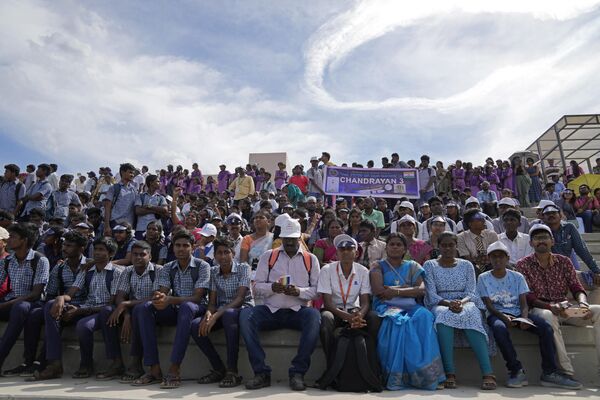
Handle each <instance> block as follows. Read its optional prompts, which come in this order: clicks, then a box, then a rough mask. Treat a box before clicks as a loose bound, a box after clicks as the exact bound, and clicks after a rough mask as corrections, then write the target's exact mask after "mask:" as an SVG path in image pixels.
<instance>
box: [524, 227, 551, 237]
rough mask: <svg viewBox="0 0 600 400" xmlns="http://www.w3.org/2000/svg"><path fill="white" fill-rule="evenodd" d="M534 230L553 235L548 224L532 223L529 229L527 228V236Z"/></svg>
mask: <svg viewBox="0 0 600 400" xmlns="http://www.w3.org/2000/svg"><path fill="white" fill-rule="evenodd" d="M535 231H546V232H548V233H549V234H550V236H554V235H553V234H552V229H550V227H549V226H548V225H544V224H535V225H533V226H532V227H531V228H530V229H529V236H531V234H532V233H533V232H535Z"/></svg>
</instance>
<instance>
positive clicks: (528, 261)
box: [516, 253, 585, 304]
mask: <svg viewBox="0 0 600 400" xmlns="http://www.w3.org/2000/svg"><path fill="white" fill-rule="evenodd" d="M516 269H517V271H518V272H520V273H521V274H523V276H525V279H526V280H527V285H529V290H530V292H529V293H528V294H527V302H528V303H529V304H532V303H533V302H534V301H535V300H536V299H539V300H542V301H546V302H549V303H556V302H561V301H565V300H567V294H568V293H569V290H570V291H571V293H573V297H575V296H576V294H577V293H580V292H583V293H585V290H584V289H583V286H581V283H580V282H579V280H578V279H577V274H576V272H575V268H574V267H573V263H572V262H571V260H570V259H569V258H568V257H565V256H561V255H560V254H552V257H551V259H550V265H549V266H548V267H547V268H543V267H542V266H541V265H540V263H539V261H538V259H537V257H536V256H535V253H533V254H530V255H528V256H525V257H523V258H522V259H520V260H519V261H518V262H517V265H516Z"/></svg>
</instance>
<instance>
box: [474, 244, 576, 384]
mask: <svg viewBox="0 0 600 400" xmlns="http://www.w3.org/2000/svg"><path fill="white" fill-rule="evenodd" d="M487 255H488V257H489V259H490V263H491V264H492V268H493V269H492V270H491V271H487V272H484V273H483V274H481V275H480V276H479V279H478V280H477V291H478V292H479V295H480V296H481V299H482V300H483V302H484V303H485V305H486V308H487V311H488V312H487V323H488V325H489V326H490V328H491V330H492V332H493V333H494V338H495V339H496V344H497V345H498V347H499V348H500V351H501V353H502V357H504V361H506V367H507V369H508V374H509V378H508V381H507V382H506V386H508V387H510V388H519V387H523V386H526V385H527V384H528V382H527V377H526V376H525V371H523V365H522V364H521V362H520V361H519V360H518V358H517V352H516V350H515V348H514V346H513V344H512V341H511V338H510V336H511V335H510V332H509V331H510V330H511V329H510V328H520V329H521V330H523V331H526V332H529V333H533V334H534V335H537V336H538V340H539V343H540V353H541V356H542V377H541V383H542V385H543V386H552V387H562V388H566V389H580V388H581V384H580V383H579V382H576V381H573V380H571V379H569V378H567V377H565V376H563V375H560V374H558V373H557V370H558V367H557V364H556V361H555V353H556V348H555V346H554V338H553V336H554V333H553V331H552V327H551V326H550V325H549V324H548V323H547V322H546V321H545V320H544V319H543V318H541V317H540V316H537V315H530V314H529V306H528V305H527V296H526V295H527V293H528V292H529V287H528V286H527V282H526V281H525V277H524V276H523V275H521V274H520V273H519V272H516V271H512V270H510V269H508V266H509V264H508V260H509V258H508V257H509V252H508V248H507V247H506V246H505V245H504V244H502V242H494V243H492V244H491V245H489V246H488V248H487ZM516 318H519V319H522V321H517V320H516ZM528 322H530V323H531V324H533V325H531V324H529V323H528Z"/></svg>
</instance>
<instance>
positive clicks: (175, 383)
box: [160, 373, 181, 389]
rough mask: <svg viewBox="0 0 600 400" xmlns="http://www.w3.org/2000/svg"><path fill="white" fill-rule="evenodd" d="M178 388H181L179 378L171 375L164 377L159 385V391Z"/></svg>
mask: <svg viewBox="0 0 600 400" xmlns="http://www.w3.org/2000/svg"><path fill="white" fill-rule="evenodd" d="M179 386H181V377H180V376H178V375H174V374H171V373H169V374H167V375H165V376H164V377H163V379H162V382H161V383H160V388H161V389H177V388H178V387H179Z"/></svg>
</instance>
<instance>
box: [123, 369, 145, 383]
mask: <svg viewBox="0 0 600 400" xmlns="http://www.w3.org/2000/svg"><path fill="white" fill-rule="evenodd" d="M143 375H144V371H126V372H125V374H123V376H121V379H119V383H133V382H135V381H136V380H138V379H140V378H141V377H142V376H143Z"/></svg>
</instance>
